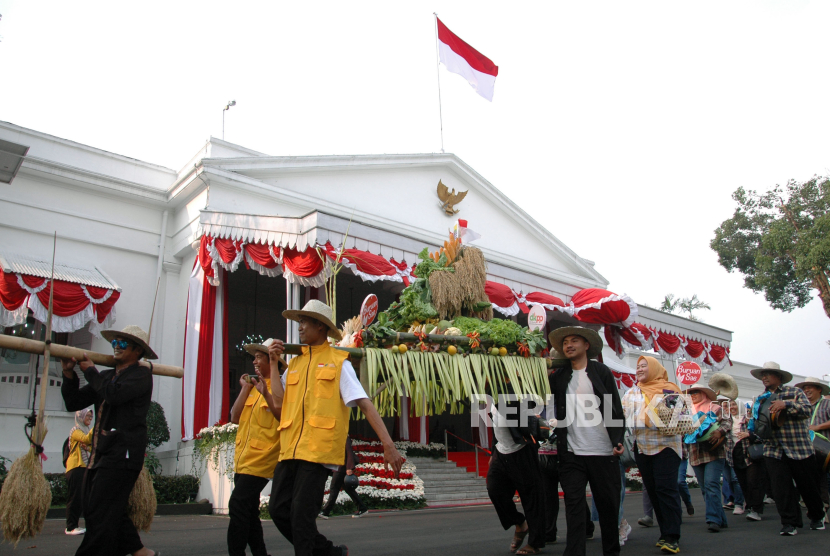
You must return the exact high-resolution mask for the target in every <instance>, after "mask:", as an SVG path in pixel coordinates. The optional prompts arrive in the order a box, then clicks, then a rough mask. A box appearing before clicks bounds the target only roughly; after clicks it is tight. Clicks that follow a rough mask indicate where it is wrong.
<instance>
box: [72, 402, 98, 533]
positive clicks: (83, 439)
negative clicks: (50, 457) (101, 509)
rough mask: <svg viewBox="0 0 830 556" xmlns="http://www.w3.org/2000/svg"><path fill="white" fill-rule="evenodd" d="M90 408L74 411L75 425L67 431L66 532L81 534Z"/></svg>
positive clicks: (87, 460)
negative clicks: (79, 526)
mask: <svg viewBox="0 0 830 556" xmlns="http://www.w3.org/2000/svg"><path fill="white" fill-rule="evenodd" d="M91 423H92V410H90V409H82V410H80V411H76V412H75V426H74V427H72V430H71V431H69V457H68V458H67V459H66V482H67V483H69V500H67V502H66V534H67V535H83V534H84V533H86V529H79V528H78V519H80V517H81V501H82V499H83V491H82V490H81V485H83V482H84V471H86V466H87V465H89V447H90V445H91V444H92V431H91V430H90V428H89V425H90V424H91Z"/></svg>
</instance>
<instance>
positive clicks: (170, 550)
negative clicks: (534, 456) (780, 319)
mask: <svg viewBox="0 0 830 556" xmlns="http://www.w3.org/2000/svg"><path fill="white" fill-rule="evenodd" d="M692 497H693V500H694V501H695V502H696V506H697V508H698V514H697V515H696V516H695V517H692V518H685V521H684V523H683V538H682V539H681V541H680V543H681V544H680V546H681V554H699V555H705V556H714V555H717V554H735V555H736V556H738V555H748V554H776V553H777V554H798V555H799V556H802V555H804V556H811V555H817V556H818V555H823V556H826V555H827V554H828V552H830V530H826V531H810V530H808V529H801V530H799V533H798V535H797V536H795V537H780V536H779V535H778V530H779V529H780V524H779V521H778V516H777V514H776V512H775V507H774V506H767V507H766V510H767V513H766V514H765V515H764V521H762V522H758V523H755V522H749V521H747V520H746V519H745V518H744V516H732V515H731V514H729V516H728V517H729V529H726V530H724V531H722V532H721V533H717V534H713V533H708V532H707V531H706V526H705V520H704V518H703V516H702V511H703V500H702V498H701V495H700V491H698V490H693V491H692ZM625 502H626V503H625V507H626V512H625V514H626V518H627V519H628V520H629V522H631V523H632V526H633V528H634V530H633V532H632V534H631V539H630V541H629V542H628V543H627V544H626V545H625V546H624V547H623V548H622V554H623V555H631V556H635V555H649V556H658V555H659V554H661V553H660V551H659V550H658V549H657V548H655V547H654V542H655V541H656V540H657V537H658V536H659V532H658V530H657V528H655V527H652V528H649V529H646V528H643V527H640V526H638V525H637V523H636V522H637V518H639V517H640V516H641V515H642V496H641V495H640V494H629V495H627V496H626V499H625ZM317 524H318V527H319V529H320V531H321V532H322V533H323V534H325V535H326V536H328V537H329V538H331V539H332V540H334V541H335V542H336V543H338V544H347V545H348V546H349V549H350V550H349V552H350V554H351V556H363V555H365V556H380V555H386V554H389V555H395V556H406V555H421V554H424V555H427V554H428V555H432V554H445V555H452V556H461V555H470V556H473V555H474V556H490V555H492V556H509V554H510V552H509V551H508V547H509V545H510V538H511V534H510V533H509V532H506V531H504V530H502V528H501V526H500V525H499V522H498V519H497V518H496V514H495V511H494V510H493V508H492V506H489V505H488V506H471V507H469V506H468V507H464V508H447V509H428V510H421V511H409V512H378V513H370V514H369V515H367V516H364V517H362V518H361V519H352V518H350V517H338V518H332V519H330V520H328V521H322V520H318V521H317ZM263 526H264V529H265V544H266V546H267V547H268V552H269V553H270V554H271V556H291V555H293V554H294V551H293V550H292V547H291V546H290V545H289V544H288V542H287V541H286V540H285V539H284V538H282V536H281V535H280V534H279V532H278V531H277V530H276V527H274V525H273V524H272V523H270V522H268V523H263ZM63 527H64V522H63V521H47V523H46V527H45V529H44V533H43V534H41V535H40V536H39V537H38V538H37V539H34V540H33V541H31V540H30V541H23V542H21V543H20V545H18V547H17V550H13V549H12V547H11V545H9V544H0V555H2V556H6V555H8V556H12V555H15V556H41V555H43V556H47V555H48V556H56V555H71V554H73V553H74V551H75V549H76V548H77V546H78V545H79V544H80V542H81V537H69V536H66V535H64V534H63ZM227 527H228V520H227V518H225V517H219V516H192V517H173V516H170V517H156V519H155V522H154V523H153V530H152V532H150V533H147V534H144V535H142V539H143V540H144V543H145V544H146V545H147V546H148V547H149V548H152V549H158V550H161V551H162V553H163V556H196V555H199V556H222V555H225V554H227V553H228V552H227V548H226V547H227V544H226V534H227ZM559 528H560V531H561V532H562V533H560V535H561V534H564V531H565V521H564V512H562V511H560V520H559ZM560 539H561V536H560ZM564 549H565V546H564V544H563V542H562V540H560V542H559V543H557V544H554V545H548V546H547V547H546V548H545V549H544V553H545V554H552V555H557V556H558V555H560V554H562V552H563V551H564ZM601 555H602V549H601V543H600V540H599V528H598V527H597V536H596V538H595V539H594V540H591V541H588V556H601Z"/></svg>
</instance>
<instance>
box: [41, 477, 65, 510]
mask: <svg viewBox="0 0 830 556" xmlns="http://www.w3.org/2000/svg"><path fill="white" fill-rule="evenodd" d="M43 477H44V478H45V479H46V482H47V483H49V488H50V489H51V490H52V505H53V506H66V502H67V501H68V500H69V482H68V481H67V480H66V473H44V474H43Z"/></svg>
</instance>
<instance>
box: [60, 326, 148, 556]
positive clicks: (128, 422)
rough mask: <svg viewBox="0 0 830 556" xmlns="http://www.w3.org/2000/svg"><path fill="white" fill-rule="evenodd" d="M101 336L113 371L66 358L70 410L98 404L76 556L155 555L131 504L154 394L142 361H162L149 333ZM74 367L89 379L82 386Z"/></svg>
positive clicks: (131, 330)
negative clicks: (136, 523) (142, 535)
mask: <svg viewBox="0 0 830 556" xmlns="http://www.w3.org/2000/svg"><path fill="white" fill-rule="evenodd" d="M101 335H102V336H103V337H104V338H105V339H107V340H109V341H110V343H111V344H112V352H113V358H114V359H115V368H114V369H105V370H103V371H98V369H96V368H95V366H94V365H93V363H92V361H90V360H89V357H87V355H86V354H84V358H83V360H81V361H76V360H75V359H74V358H73V359H63V360H62V364H63V376H64V381H63V384H62V385H61V394H62V395H63V401H64V403H65V404H66V408H67V410H68V411H78V410H80V409H84V408H86V407H89V406H90V405H94V406H95V417H96V419H95V426H94V428H93V433H92V450H91V452H92V453H91V455H90V459H89V466H88V469H87V474H86V477H85V481H84V503H83V507H84V518H85V521H86V535H85V536H84V540H83V542H82V543H81V546H80V547H78V551H77V552H76V553H75V554H76V556H81V555H92V554H132V555H133V556H155V555H156V554H158V553H157V552H154V551H152V550H149V549H147V548H146V547H145V546H144V545H143V544H142V543H141V539H140V538H139V536H138V531H136V528H135V526H134V525H133V522H132V521H131V520H130V518H129V516H128V513H127V512H128V505H127V503H128V501H129V498H130V492H132V490H133V485H135V482H136V480H137V479H138V475H139V473H140V472H141V469H142V467H143V466H144V450H145V449H146V448H147V411H148V410H149V408H150V398H151V396H152V394H153V376H152V366H151V365H149V364H147V363H142V362H141V359H142V358H146V359H157V358H158V357H157V356H156V354H155V352H154V351H153V350H152V349H151V348H150V346H149V345H148V344H147V340H148V338H149V336H148V334H147V333H146V332H145V331H144V330H142V329H141V328H139V327H138V326H128V327H126V328H125V329H124V330H122V331H120V332H119V331H118V330H104V331H103V332H101ZM76 365H77V366H79V367H80V368H81V371H82V372H83V373H84V378H86V381H87V384H86V386H84V387H83V388H80V387H79V386H80V380H79V378H78V376H77V375H76V374H75V366H76Z"/></svg>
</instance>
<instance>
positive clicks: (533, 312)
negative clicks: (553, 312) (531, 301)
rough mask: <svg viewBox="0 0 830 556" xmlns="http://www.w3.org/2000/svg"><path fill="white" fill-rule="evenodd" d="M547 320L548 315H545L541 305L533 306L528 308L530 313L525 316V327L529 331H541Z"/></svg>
mask: <svg viewBox="0 0 830 556" xmlns="http://www.w3.org/2000/svg"><path fill="white" fill-rule="evenodd" d="M547 320H548V315H547V313H545V308H544V307H542V306H541V305H534V306H533V307H531V308H530V313H528V314H527V327H528V328H530V329H531V330H534V331H535V330H541V329H542V328H544V327H545V323H546V322H547Z"/></svg>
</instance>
